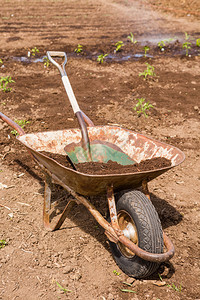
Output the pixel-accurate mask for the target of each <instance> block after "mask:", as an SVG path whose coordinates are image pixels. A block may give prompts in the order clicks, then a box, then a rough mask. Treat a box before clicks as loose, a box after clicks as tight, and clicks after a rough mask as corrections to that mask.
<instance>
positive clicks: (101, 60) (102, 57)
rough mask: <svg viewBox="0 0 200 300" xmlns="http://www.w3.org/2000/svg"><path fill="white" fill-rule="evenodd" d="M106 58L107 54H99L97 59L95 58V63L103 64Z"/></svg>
mask: <svg viewBox="0 0 200 300" xmlns="http://www.w3.org/2000/svg"><path fill="white" fill-rule="evenodd" d="M106 56H108V54H100V55H99V56H98V57H97V61H98V62H99V63H100V64H102V63H103V62H104V58H105V57H106Z"/></svg>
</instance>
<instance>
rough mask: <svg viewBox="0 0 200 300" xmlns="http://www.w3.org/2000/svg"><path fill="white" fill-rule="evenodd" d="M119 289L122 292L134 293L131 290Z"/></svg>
mask: <svg viewBox="0 0 200 300" xmlns="http://www.w3.org/2000/svg"><path fill="white" fill-rule="evenodd" d="M120 291H121V292H123V293H136V292H135V291H133V290H127V289H120Z"/></svg>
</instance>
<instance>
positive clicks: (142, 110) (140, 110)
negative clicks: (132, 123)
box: [133, 98, 153, 118]
mask: <svg viewBox="0 0 200 300" xmlns="http://www.w3.org/2000/svg"><path fill="white" fill-rule="evenodd" d="M136 100H137V101H138V102H137V104H136V105H135V106H134V107H133V110H135V111H136V112H137V114H138V115H141V114H143V115H144V116H145V118H148V115H147V113H146V111H147V110H149V109H150V108H153V105H151V104H149V102H144V101H145V98H137V99H136Z"/></svg>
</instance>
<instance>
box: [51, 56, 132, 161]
mask: <svg viewBox="0 0 200 300" xmlns="http://www.w3.org/2000/svg"><path fill="white" fill-rule="evenodd" d="M47 56H48V59H49V60H50V62H51V63H53V64H54V65H55V66H56V67H57V68H58V69H59V71H60V74H61V77H62V82H63V85H64V87H65V90H66V93H67V95H68V98H69V101H70V104H71V106H72V109H73V112H74V114H75V116H76V117H77V119H78V123H79V126H80V129H81V136H82V139H81V141H80V142H79V143H71V144H69V145H67V146H65V148H64V150H65V152H66V153H67V155H68V157H69V158H70V160H71V161H72V163H73V164H77V163H85V162H101V163H107V162H108V161H109V160H111V161H114V162H117V163H118V164H121V165H133V164H135V163H136V162H135V161H134V160H132V159H131V158H130V157H129V156H128V155H127V154H126V153H124V152H123V151H122V150H121V149H120V148H119V147H118V146H116V145H115V144H112V143H109V142H106V141H100V140H95V141H91V142H90V140H89V136H88V130H87V126H86V123H85V121H86V122H87V123H88V124H89V126H94V124H93V123H92V121H91V120H90V119H89V118H88V117H87V116H86V115H85V114H84V113H83V112H82V111H81V110H80V108H79V105H78V103H77V101H76V97H75V95H74V92H73V90H72V87H71V84H70V82H69V79H68V76H67V74H66V71H65V65H66V63H67V55H66V53H65V52H58V51H47ZM52 57H62V58H64V62H63V63H62V65H60V64H59V63H57V62H56V61H55V60H54V59H53V58H52ZM84 120H85V121H84Z"/></svg>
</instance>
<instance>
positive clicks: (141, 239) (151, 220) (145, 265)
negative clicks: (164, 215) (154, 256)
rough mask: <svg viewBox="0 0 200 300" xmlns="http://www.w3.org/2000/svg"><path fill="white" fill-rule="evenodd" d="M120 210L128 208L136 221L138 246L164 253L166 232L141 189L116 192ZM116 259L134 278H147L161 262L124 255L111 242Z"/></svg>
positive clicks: (153, 251)
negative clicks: (163, 231)
mask: <svg viewBox="0 0 200 300" xmlns="http://www.w3.org/2000/svg"><path fill="white" fill-rule="evenodd" d="M116 201H117V205H116V207H117V212H118V213H119V212H120V211H125V212H127V213H128V214H129V216H130V217H131V218H132V220H133V221H134V223H135V226H136V229H137V235H138V246H139V247H140V248H142V249H143V250H146V251H148V252H151V253H162V252H163V233H162V226H161V223H160V219H159V217H158V214H157V212H156V210H155V208H154V206H153V204H152V203H151V201H150V200H149V199H148V198H147V197H146V196H145V195H144V194H143V193H142V192H140V191H137V190H131V191H130V190H129V191H123V192H120V193H118V194H117V195H116ZM109 243H110V248H111V252H112V255H113V257H114V260H115V261H116V263H117V265H118V266H119V268H120V269H121V270H122V271H123V272H124V273H125V274H127V275H129V276H130V277H134V278H145V277H149V276H150V275H151V274H153V273H154V272H155V271H156V270H157V269H158V267H159V265H160V264H159V263H154V262H149V261H146V260H143V259H141V258H140V257H138V256H136V255H134V256H132V257H127V256H125V255H123V253H122V252H121V250H120V248H119V246H118V245H117V244H115V243H113V242H110V241H109Z"/></svg>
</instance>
